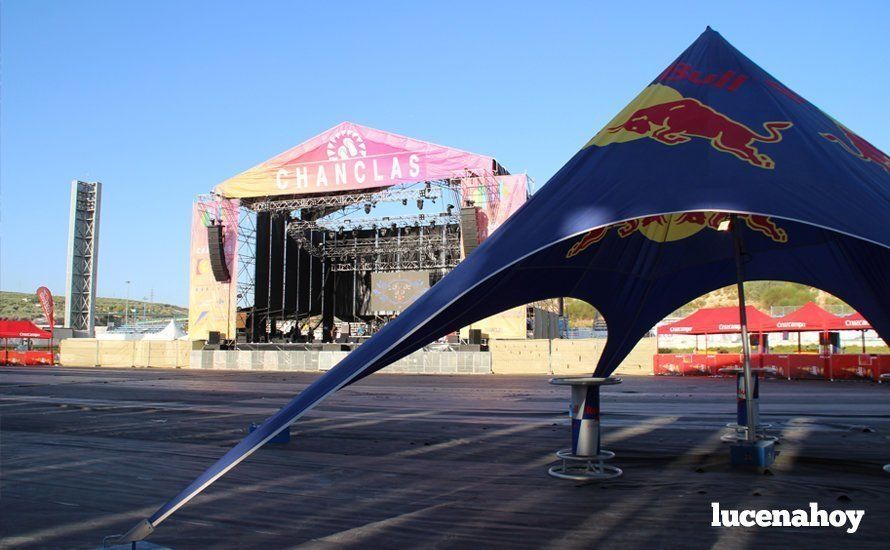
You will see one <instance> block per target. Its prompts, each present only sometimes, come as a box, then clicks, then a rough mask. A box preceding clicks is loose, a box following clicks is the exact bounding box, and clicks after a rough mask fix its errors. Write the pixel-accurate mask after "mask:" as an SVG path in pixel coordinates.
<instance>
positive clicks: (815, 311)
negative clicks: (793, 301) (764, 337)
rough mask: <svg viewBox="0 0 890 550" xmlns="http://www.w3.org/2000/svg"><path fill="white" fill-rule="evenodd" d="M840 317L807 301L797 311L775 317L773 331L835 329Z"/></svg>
mask: <svg viewBox="0 0 890 550" xmlns="http://www.w3.org/2000/svg"><path fill="white" fill-rule="evenodd" d="M839 323H840V324H841V325H842V323H841V321H840V318H839V317H838V316H837V315H835V314H833V313H830V312H828V311H825V310H824V309H822V308H821V307H819V306H818V305H816V303H815V302H807V303H806V304H804V305H803V307H801V308H800V309H798V310H797V311H794V312H792V313H789V314H788V315H786V316H784V317H779V318H778V319H775V328H774V329H773V330H775V331H791V332H802V331H807V330H836V329H837V327H838V324H839Z"/></svg>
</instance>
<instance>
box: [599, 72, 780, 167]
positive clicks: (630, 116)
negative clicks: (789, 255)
mask: <svg viewBox="0 0 890 550" xmlns="http://www.w3.org/2000/svg"><path fill="white" fill-rule="evenodd" d="M791 126H792V123H791V122H787V121H785V122H764V123H763V128H764V130H765V132H766V133H764V134H761V133H758V132H756V131H754V130H752V129H751V128H749V127H747V126H745V125H744V124H742V123H741V122H738V121H735V120H733V119H731V118H729V117H728V116H726V115H724V114H722V113H719V112H717V111H715V110H714V109H712V108H711V107H709V106H707V105H705V104H703V103H702V102H700V101H699V100H697V99H693V98H688V97H683V96H682V95H681V94H680V92H678V91H677V90H674V89H673V88H671V87H669V86H663V85H661V84H653V85H652V86H649V87H648V88H646V89H645V90H643V93H642V94H640V95H639V96H637V98H636V99H634V101H632V102H631V103H630V105H628V106H627V107H626V108H625V109H624V110H623V111H622V112H621V113H619V115H618V116H617V117H615V119H613V120H612V122H611V123H610V124H609V125H608V126H606V128H605V129H604V130H601V131H600V132H599V133H598V134H597V135H596V136H594V137H593V139H592V140H590V142H589V143H588V144H587V146H590V145H598V146H604V145H608V144H610V143H622V142H626V141H631V140H634V139H640V138H643V137H647V138H651V139H654V140H655V141H657V142H659V143H662V144H664V145H680V144H683V143H689V142H690V141H692V140H693V139H694V138H701V139H705V140H708V141H709V142H710V143H711V146H712V147H713V148H714V149H717V150H718V151H721V152H723V153H728V154H731V155H733V156H735V157H736V158H738V159H739V160H742V161H745V162H747V163H748V164H750V165H751V166H756V167H758V168H763V169H766V170H771V169H772V168H774V167H775V162H774V161H773V159H772V158H770V157H769V156H768V155H766V154H765V153H761V152H760V150H759V149H758V148H757V144H759V143H778V142H779V141H782V133H781V132H782V131H783V130H787V129H788V128H791Z"/></svg>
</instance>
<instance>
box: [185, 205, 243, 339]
mask: <svg viewBox="0 0 890 550" xmlns="http://www.w3.org/2000/svg"><path fill="white" fill-rule="evenodd" d="M212 224H214V225H220V224H221V225H222V226H223V230H222V234H223V249H224V253H225V258H226V266H227V267H228V268H229V274H230V276H231V277H230V279H229V281H228V282H219V281H217V280H216V278H215V277H214V276H213V270H212V269H211V266H210V249H209V246H208V242H207V237H208V235H207V227H208V226H210V225H212ZM237 253H238V201H237V200H229V199H221V198H217V197H200V198H199V199H198V200H197V201H196V202H195V204H194V205H193V207H192V244H191V251H190V261H189V269H190V272H189V273H190V276H189V339H191V340H206V339H207V336H208V333H209V332H211V331H215V332H219V333H220V334H221V335H222V337H223V338H234V337H235V320H236V316H235V306H236V302H237V298H236V291H237V286H238V285H237V276H236V275H237V273H238V270H237V267H238V266H237Z"/></svg>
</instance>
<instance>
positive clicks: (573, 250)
mask: <svg viewBox="0 0 890 550" xmlns="http://www.w3.org/2000/svg"><path fill="white" fill-rule="evenodd" d="M730 214H737V215H738V218H737V219H738V220H739V225H741V226H742V228H741V230H740V234H741V237H742V239H743V240H744V244H745V250H746V258H745V261H746V263H745V266H744V270H745V277H746V279H748V280H757V279H770V280H786V281H793V282H798V283H803V284H807V285H812V286H815V287H818V288H821V289H823V290H826V291H828V292H830V293H832V294H834V295H836V296H838V297H840V298H842V299H843V300H845V301H846V302H848V303H849V304H850V305H852V306H853V307H855V308H856V309H857V310H858V311H860V312H861V313H862V314H863V315H864V316H865V317H866V318H867V319H868V320H869V321H870V322H871V324H872V326H874V327H875V329H876V330H877V331H878V332H879V333H880V334H881V335H882V337H884V339H885V340H886V339H887V337H888V336H890V284H888V281H890V275H888V274H890V231H888V229H887V228H888V227H890V157H888V156H887V155H885V154H884V153H881V152H880V151H879V150H878V149H876V148H875V147H873V146H871V145H870V144H868V142H866V141H865V140H863V139H862V138H860V137H859V136H857V135H856V134H854V133H853V132H852V131H850V130H849V129H847V128H846V127H844V126H843V125H841V124H840V123H838V122H837V121H835V120H833V119H832V118H830V117H829V116H828V115H826V114H825V113H823V112H822V111H820V110H819V109H818V108H816V107H815V106H814V105H812V104H810V103H809V102H807V101H806V100H805V99H803V98H802V97H801V96H799V95H798V94H796V93H794V92H793V91H791V90H790V89H788V88H786V87H785V86H784V85H782V84H781V83H780V82H779V81H778V80H777V79H775V78H773V77H772V76H771V75H770V74H769V73H767V72H766V71H764V70H763V69H761V68H760V67H758V66H757V65H756V64H754V63H753V62H752V61H750V60H749V59H748V58H746V57H745V56H744V55H742V54H741V53H740V52H739V51H738V50H736V49H735V48H734V47H733V46H732V45H730V44H729V43H728V42H727V41H726V40H725V39H724V38H723V37H722V36H720V35H719V34H718V33H717V32H715V31H713V30H711V29H710V28H709V29H707V30H706V31H705V32H704V33H703V34H702V35H701V36H700V37H699V38H698V39H697V40H696V41H695V42H694V43H693V44H692V45H691V46H690V47H689V48H688V49H687V50H686V51H684V52H683V53H682V54H681V55H680V57H678V58H677V60H676V61H675V62H674V63H672V64H671V65H670V66H669V67H668V68H667V69H666V70H665V71H664V72H662V73H661V74H660V75H658V77H657V78H656V79H655V80H654V81H653V82H652V83H651V84H650V85H649V86H648V87H647V88H646V89H644V90H643V92H642V93H641V94H640V95H639V96H637V97H636V98H635V99H634V100H633V101H632V102H631V103H630V105H628V106H627V107H626V108H625V109H624V110H623V111H621V113H619V114H618V115H617V116H616V117H615V118H614V119H613V120H612V121H611V122H610V123H609V124H608V125H607V126H606V127H605V128H604V129H603V130H601V131H600V132H599V133H597V134H596V135H595V136H594V137H593V139H591V140H590V142H589V143H587V144H586V145H585V146H584V147H583V148H582V149H581V150H580V151H579V152H578V153H577V154H576V155H575V156H574V157H573V158H572V159H571V160H569V162H568V163H567V164H566V165H565V166H564V167H563V168H562V169H561V170H560V171H559V172H558V173H557V174H556V175H554V176H553V178H551V179H550V181H548V182H547V184H546V185H545V186H544V187H543V188H542V189H541V190H540V191H539V192H538V193H537V194H536V195H534V197H533V198H532V199H531V200H529V201H528V202H527V203H526V204H525V205H524V206H523V207H522V208H521V209H520V210H519V211H518V212H516V214H514V215H513V216H512V217H511V218H510V219H509V220H508V221H507V222H506V223H505V224H504V225H503V226H502V227H501V228H500V229H499V230H498V231H497V232H495V233H494V234H493V235H492V236H491V237H489V238H488V239H487V240H486V241H485V242H484V243H482V245H481V246H479V248H478V249H476V251H475V252H473V253H472V254H471V255H470V256H469V257H468V258H467V259H466V260H465V261H464V262H463V263H461V264H460V265H459V266H458V267H457V268H456V269H455V270H454V271H453V272H452V273H450V274H449V275H448V276H447V277H445V278H444V279H442V281H440V282H439V283H438V284H436V285H435V286H434V287H432V288H431V289H430V290H429V291H428V292H427V293H426V294H424V295H423V296H422V297H421V298H420V299H419V300H417V302H415V303H414V304H413V305H412V306H411V307H410V308H408V309H407V310H406V311H405V312H404V313H403V314H402V315H401V316H399V317H398V318H397V319H396V320H395V321H393V322H391V323H390V324H389V325H387V326H386V327H385V328H384V329H383V330H381V331H380V332H379V333H378V334H377V335H375V336H374V337H373V338H371V339H370V340H369V341H367V342H366V343H365V344H364V345H362V346H361V347H360V348H358V349H357V350H355V351H354V352H352V353H351V354H349V356H347V357H346V358H345V359H344V360H343V361H341V362H340V363H339V364H338V365H337V366H336V367H335V368H333V369H331V370H330V371H328V372H327V373H326V374H325V375H324V376H322V377H320V378H319V379H317V380H316V381H315V382H314V383H313V384H311V385H310V386H309V387H308V388H306V389H305V390H304V391H303V392H302V393H300V394H299V395H297V396H296V397H295V398H294V399H293V400H292V401H291V402H289V403H288V404H287V405H286V406H285V407H284V408H282V409H281V410H280V411H279V412H277V413H276V414H275V415H273V416H272V417H270V418H269V419H268V420H266V422H265V423H264V424H262V425H261V426H260V427H259V428H258V429H257V430H256V431H254V432H253V433H251V434H250V435H248V436H247V437H246V438H245V439H244V440H243V441H241V442H240V443H239V444H238V445H236V446H235V447H234V448H232V449H231V450H230V451H229V452H227V453H226V454H225V455H224V456H223V457H222V458H221V459H219V461H217V462H216V463H215V464H214V465H212V466H211V467H210V468H209V469H208V470H207V471H206V472H204V473H203V474H201V475H200V476H199V477H198V478H197V479H195V481H193V482H192V483H191V484H190V485H189V486H188V487H186V488H185V489H184V490H183V491H182V492H181V493H180V494H178V495H177V496H176V497H174V498H173V499H172V500H170V501H169V502H168V503H166V504H165V505H163V506H162V507H161V508H160V509H158V511H157V512H155V513H154V514H153V515H152V516H151V517H149V518H147V519H146V520H143V521H142V522H141V523H140V524H139V525H137V526H136V527H134V528H133V530H131V531H130V532H129V533H128V534H127V535H125V536H124V538H123V539H124V540H139V539H141V538H144V537H145V536H147V535H148V534H149V533H150V532H151V531H152V530H153V529H154V527H155V526H156V525H157V524H158V523H160V522H161V521H163V520H164V519H166V518H167V517H168V516H169V515H170V514H172V513H173V512H175V511H176V510H177V509H178V508H179V507H181V506H182V505H183V504H185V503H186V502H188V501H189V500H190V499H191V498H192V497H194V496H195V495H196V494H198V493H199V492H200V491H202V490H203V489H205V488H206V487H207V486H209V485H210V484H211V483H213V482H214V481H215V480H216V479H217V478H219V477H220V476H222V475H224V474H225V473H226V472H227V471H228V470H229V469H231V468H232V467H234V466H235V465H236V464H238V463H239V462H240V461H241V460H243V459H245V458H246V457H247V456H249V455H250V454H251V453H252V452H254V451H255V450H257V449H258V448H259V447H261V446H262V445H263V444H264V443H265V442H267V441H268V440H269V439H271V438H272V437H273V436H274V435H276V434H277V433H279V432H280V431H281V430H283V429H285V428H286V427H287V426H289V425H290V424H291V423H293V422H294V421H296V420H297V419H298V418H299V417H301V416H302V415H303V414H305V413H306V411H308V410H310V409H311V408H312V407H314V406H315V405H317V404H318V403H319V402H320V401H322V400H323V399H324V398H325V397H327V396H328V395H330V394H331V393H333V392H335V391H337V390H338V389H340V388H342V387H344V386H346V385H348V384H351V383H353V382H356V381H357V380H360V379H361V378H363V377H365V376H367V375H369V374H371V373H373V372H375V371H377V370H379V369H381V368H383V367H385V366H386V365H388V364H390V363H392V362H393V361H396V360H398V359H399V358H401V357H403V356H405V355H407V354H409V353H411V352H413V351H415V350H417V349H419V348H421V347H422V346H424V345H425V344H427V343H429V342H431V341H432V340H434V339H436V338H439V337H441V336H443V335H445V334H448V333H450V332H452V331H454V330H457V329H458V328H460V327H463V326H466V325H468V324H470V323H472V322H474V321H477V320H479V319H482V318H484V317H487V316H490V315H493V314H495V313H497V312H500V311H503V310H505V309H508V308H511V307H515V306H518V305H521V304H526V303H529V302H532V301H536V300H541V299H547V298H554V297H559V296H569V297H574V298H579V299H582V300H585V301H587V302H589V303H590V304H592V305H593V306H594V307H596V308H597V309H598V310H599V311H600V313H602V315H603V316H604V317H605V319H606V322H607V324H608V327H609V337H608V341H607V344H606V346H605V349H604V352H603V354H602V356H601V358H600V360H599V362H598V364H597V365H596V366H595V374H596V375H598V376H607V375H609V374H610V373H611V372H612V371H613V370H614V369H615V368H616V367H617V366H618V364H619V363H620V362H621V360H622V359H623V358H624V357H625V356H626V355H627V353H628V352H629V351H630V350H631V348H632V347H633V346H634V345H635V344H636V343H637V341H638V340H639V339H640V338H641V337H642V336H644V335H645V334H646V332H647V331H649V330H650V329H651V328H652V327H653V326H654V325H655V323H657V322H658V321H659V320H661V319H662V318H663V317H664V316H665V315H667V314H668V313H670V312H672V311H674V310H676V309H677V308H679V307H680V306H682V305H684V304H685V303H687V302H689V301H690V300H692V299H694V298H696V297H698V296H700V295H702V294H704V293H706V292H709V291H711V290H714V289H717V288H720V287H723V286H727V285H730V284H732V283H734V282H735V281H736V270H735V268H736V264H735V259H734V249H733V244H732V243H733V241H732V237H731V236H730V234H729V233H728V232H723V231H718V230H717V229H718V228H722V224H721V222H723V221H724V220H726V219H727V218H728V217H729V216H730ZM591 370H594V366H593V365H591Z"/></svg>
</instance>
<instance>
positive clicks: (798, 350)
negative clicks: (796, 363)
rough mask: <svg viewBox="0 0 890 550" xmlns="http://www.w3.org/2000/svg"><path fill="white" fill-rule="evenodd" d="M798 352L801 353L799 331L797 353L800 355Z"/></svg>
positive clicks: (798, 333) (798, 334) (798, 332)
mask: <svg viewBox="0 0 890 550" xmlns="http://www.w3.org/2000/svg"><path fill="white" fill-rule="evenodd" d="M800 352H801V347H800V331H797V353H800Z"/></svg>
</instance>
